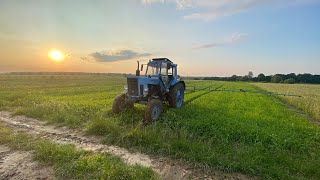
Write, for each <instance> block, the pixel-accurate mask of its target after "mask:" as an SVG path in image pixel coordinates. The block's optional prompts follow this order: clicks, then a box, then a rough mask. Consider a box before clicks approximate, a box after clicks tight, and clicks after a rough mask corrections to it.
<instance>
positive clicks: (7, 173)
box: [0, 145, 55, 180]
mask: <svg viewBox="0 0 320 180" xmlns="http://www.w3.org/2000/svg"><path fill="white" fill-rule="evenodd" d="M0 179H11V180H15V179H16V180H20V179H48V180H50V179H55V177H54V171H53V169H52V168H51V167H46V166H44V165H42V164H39V163H38V162H34V161H32V154H31V153H30V152H26V151H15V150H12V149H10V148H9V147H7V146H4V145H0Z"/></svg>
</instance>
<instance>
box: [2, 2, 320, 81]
mask: <svg viewBox="0 0 320 180" xmlns="http://www.w3.org/2000/svg"><path fill="white" fill-rule="evenodd" d="M53 50H59V51H60V52H62V53H63V54H64V59H63V60H62V61H59V62H57V61H53V60H52V59H51V58H50V57H48V53H50V52H51V51H53ZM156 57H167V58H169V59H171V60H172V61H173V62H174V63H176V64H178V71H179V74H181V75H187V76H231V75H233V74H236V75H245V74H247V73H248V72H249V71H252V72H253V73H254V75H258V74H259V73H264V74H266V75H270V74H276V73H292V72H293V73H297V74H298V73H312V74H320V0H259V1H258V0H77V1H63V0H28V1H26V0H0V72H13V71H14V72H19V71H23V72H25V71H28V72H32V71H35V72H39V71H41V72H46V71H48V72H105V73H119V72H121V73H135V70H136V61H137V60H139V61H142V62H147V61H148V60H149V59H152V58H156Z"/></svg>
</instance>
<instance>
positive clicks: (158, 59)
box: [152, 58, 173, 64]
mask: <svg viewBox="0 0 320 180" xmlns="http://www.w3.org/2000/svg"><path fill="white" fill-rule="evenodd" d="M152 61H167V62H170V63H172V64H173V62H172V61H170V59H168V58H154V59H152Z"/></svg>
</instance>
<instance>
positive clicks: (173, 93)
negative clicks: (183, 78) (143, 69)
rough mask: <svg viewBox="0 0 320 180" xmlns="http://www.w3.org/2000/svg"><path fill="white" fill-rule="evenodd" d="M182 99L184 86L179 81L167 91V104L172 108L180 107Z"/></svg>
mask: <svg viewBox="0 0 320 180" xmlns="http://www.w3.org/2000/svg"><path fill="white" fill-rule="evenodd" d="M183 100H184V86H183V84H181V83H178V84H176V85H175V86H174V87H173V88H172V89H171V90H170V92H169V99H168V101H169V105H170V107H172V108H180V107H181V106H182V105H183Z"/></svg>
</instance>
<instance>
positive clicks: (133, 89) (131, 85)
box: [127, 78, 138, 96]
mask: <svg viewBox="0 0 320 180" xmlns="http://www.w3.org/2000/svg"><path fill="white" fill-rule="evenodd" d="M127 83H128V93H129V95H131V96H138V79H136V78H127Z"/></svg>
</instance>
